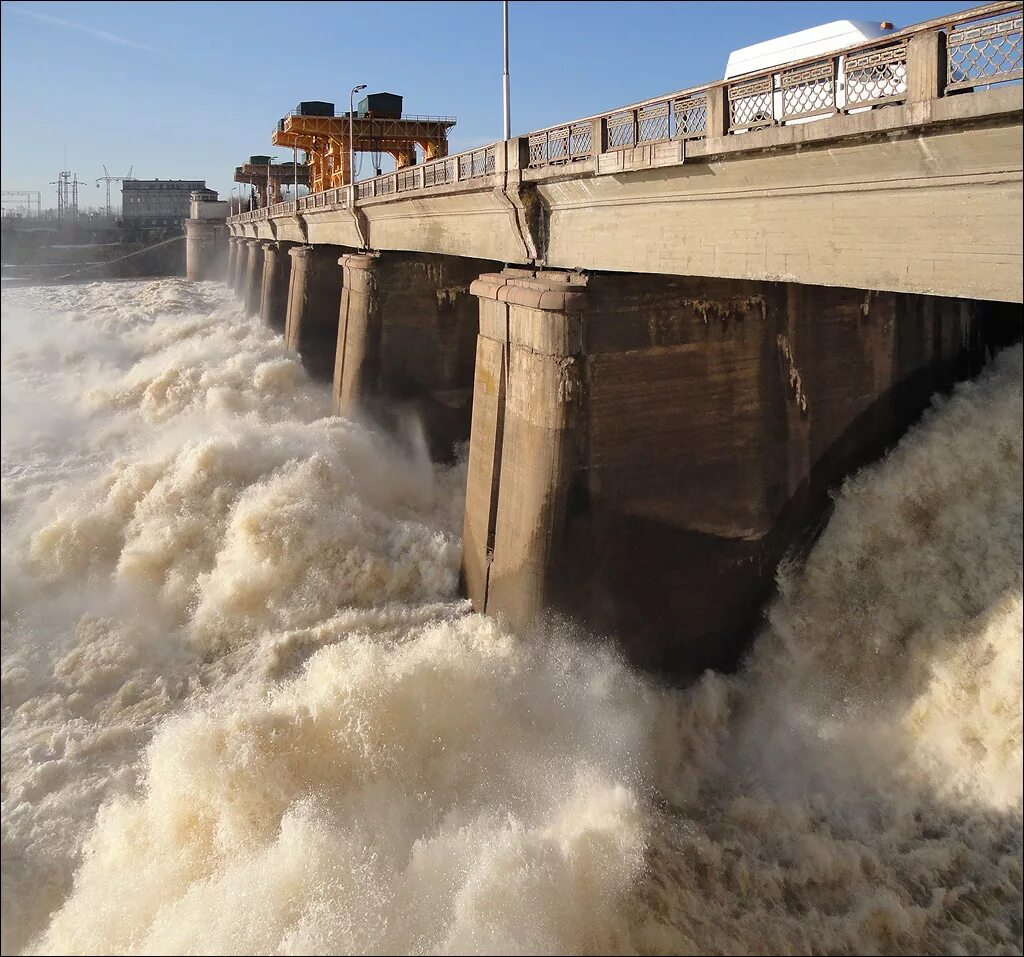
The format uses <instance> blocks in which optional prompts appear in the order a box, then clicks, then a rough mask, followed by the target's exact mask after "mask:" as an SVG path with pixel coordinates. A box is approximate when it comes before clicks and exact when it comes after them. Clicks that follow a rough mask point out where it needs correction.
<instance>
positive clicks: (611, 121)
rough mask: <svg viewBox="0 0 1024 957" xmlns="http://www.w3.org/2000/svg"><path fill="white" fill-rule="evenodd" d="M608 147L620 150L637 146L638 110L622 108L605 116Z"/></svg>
mask: <svg viewBox="0 0 1024 957" xmlns="http://www.w3.org/2000/svg"><path fill="white" fill-rule="evenodd" d="M604 123H605V131H606V134H607V137H608V149H610V150H620V149H625V148H627V147H630V146H636V112H635V111H634V110H622V111H621V112H619V113H612V114H611V116H608V117H606V118H605V121H604Z"/></svg>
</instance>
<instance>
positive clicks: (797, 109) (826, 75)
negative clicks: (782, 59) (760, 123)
mask: <svg viewBox="0 0 1024 957" xmlns="http://www.w3.org/2000/svg"><path fill="white" fill-rule="evenodd" d="M780 82H781V86H782V119H783V120H791V119H797V118H798V117H810V116H822V115H827V114H829V113H835V111H836V63H835V60H833V59H828V60H825V61H823V62H822V63H815V64H812V65H811V66H807V67H799V68H798V69H795V70H783V71H782V74H781V81H780Z"/></svg>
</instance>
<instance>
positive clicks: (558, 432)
mask: <svg viewBox="0 0 1024 957" xmlns="http://www.w3.org/2000/svg"><path fill="white" fill-rule="evenodd" d="M472 288H473V292H474V293H475V294H476V295H477V296H478V297H479V298H480V333H479V337H478V340H477V363H476V375H475V381H474V399H473V419H472V437H471V443H470V454H469V474H468V478H467V489H466V510H465V524H464V532H463V562H462V568H463V577H464V582H465V586H466V588H467V591H468V594H469V597H470V598H471V599H472V601H473V604H474V606H475V607H476V608H477V609H478V610H481V611H486V612H488V613H499V614H502V615H504V616H505V617H506V618H508V620H509V621H510V622H511V623H512V624H513V625H514V626H518V627H523V626H526V625H528V624H529V622H530V621H532V620H533V619H534V618H535V617H536V615H537V614H538V613H539V612H540V611H541V610H542V609H544V608H553V609H555V610H560V611H564V612H567V613H569V614H571V615H572V616H574V617H575V618H577V619H579V620H581V621H582V622H584V623H586V624H587V625H589V626H590V627H593V628H595V629H597V630H600V631H602V632H611V633H613V634H615V635H616V636H618V638H619V639H620V640H621V642H622V644H623V646H624V647H625V649H626V651H627V653H628V654H629V656H630V657H631V659H632V660H633V661H634V662H636V663H637V664H639V665H641V666H643V667H647V668H651V669H656V670H659V671H666V672H671V673H677V674H680V675H688V676H692V675H693V674H696V673H699V672H700V671H701V670H702V669H703V668H705V667H716V668H728V667H730V666H732V665H734V664H735V663H736V661H737V660H738V657H739V655H740V653H741V651H742V649H743V646H744V642H745V641H746V640H747V639H748V638H749V636H750V635H751V634H752V632H753V631H754V629H755V628H756V624H757V621H758V618H759V615H760V614H761V608H762V607H763V605H764V602H765V601H766V600H767V599H768V598H769V596H770V594H771V590H772V588H773V583H774V575H775V569H776V567H777V565H778V562H779V560H780V559H781V557H782V556H783V555H784V554H785V552H786V550H787V549H790V548H792V547H794V546H799V545H801V544H802V543H804V542H805V541H806V540H807V535H808V534H809V530H810V529H813V528H814V527H816V526H817V525H818V524H819V523H820V521H821V517H822V514H823V512H824V511H825V510H826V509H827V507H828V490H829V489H830V488H831V487H834V485H835V484H836V483H837V482H838V481H840V480H841V479H842V477H843V476H844V475H846V474H847V473H848V472H849V471H850V470H851V469H854V468H857V467H859V466H861V465H863V464H865V463H866V462H867V461H870V460H872V459H873V458H875V457H876V456H877V455H879V454H880V453H881V452H882V451H883V450H884V449H885V448H886V447H887V445H888V444H889V443H891V442H892V441H893V440H894V439H895V438H897V437H898V436H899V434H900V433H901V432H902V430H903V429H905V428H906V427H907V425H908V424H910V422H911V421H913V419H914V418H916V416H917V415H919V414H920V412H921V410H922V409H924V408H925V407H926V406H927V404H928V402H929V400H930V397H931V396H932V394H933V393H934V392H935V391H936V390H937V389H942V388H945V387H948V386H949V385H950V384H951V383H952V381H953V380H954V379H955V378H956V376H957V375H959V374H962V373H964V372H965V371H966V369H967V367H966V362H967V361H968V357H969V352H970V350H969V349H968V347H967V344H969V343H971V342H972V337H973V336H974V335H975V334H976V331H977V329H978V325H979V324H978V316H979V315H980V314H981V313H982V312H983V311H984V309H986V308H989V307H988V306H985V305H983V304H969V303H965V302H961V301H958V300H951V299H939V298H935V297H929V296H917V295H905V294H893V293H866V292H864V291H861V290H853V289H837V288H821V287H810V286H799V285H796V284H789V283H758V282H752V281H739V280H732V281H731V280H714V279H688V278H683V277H669V276H642V275H636V274H633V275H629V274H624V275H609V274H597V275H591V276H588V277H587V278H586V279H583V278H581V277H578V276H574V275H572V274H563V275H561V276H559V275H557V274H556V275H552V274H550V273H537V274H536V275H530V274H529V272H526V271H507V272H505V273H502V274H498V275H489V276H483V277H481V279H480V280H479V281H478V282H476V283H474V284H473V287H472ZM993 308H994V307H993Z"/></svg>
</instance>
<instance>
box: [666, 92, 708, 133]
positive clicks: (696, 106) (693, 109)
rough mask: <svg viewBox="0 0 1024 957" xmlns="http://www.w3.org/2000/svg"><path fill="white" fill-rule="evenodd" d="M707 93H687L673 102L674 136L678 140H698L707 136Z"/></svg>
mask: <svg viewBox="0 0 1024 957" xmlns="http://www.w3.org/2000/svg"><path fill="white" fill-rule="evenodd" d="M707 129H708V94H707V91H704V90H702V91H700V92H697V93H687V94H686V95H684V96H679V97H676V98H675V99H674V100H673V101H672V136H673V137H674V138H675V139H678V140H689V139H696V138H697V137H702V136H706V135H707Z"/></svg>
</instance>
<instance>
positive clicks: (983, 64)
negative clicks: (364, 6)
mask: <svg viewBox="0 0 1024 957" xmlns="http://www.w3.org/2000/svg"><path fill="white" fill-rule="evenodd" d="M924 34H936V35H938V36H939V41H938V42H939V44H940V47H939V49H940V51H942V52H941V58H942V59H941V61H940V64H937V65H938V66H939V68H940V72H942V71H943V67H942V63H944V75H943V76H942V77H941V81H940V83H939V85H940V86H941V87H942V89H941V92H942V94H943V95H945V94H950V93H960V92H963V91H966V90H973V89H975V88H977V87H981V86H984V87H988V86H991V85H993V84H1002V83H1013V82H1019V81H1021V79H1022V67H1024V42H1022V5H1021V3H1020V2H1019V0H1016V2H1002V3H989V4H986V5H985V6H982V7H976V8H974V9H973V10H967V11H964V12H962V13H960V14H957V15H955V16H952V17H944V18H939V19H936V20H929V21H927V22H925V23H919V24H915V25H914V26H911V27H907V28H906V29H904V30H900V31H897V32H895V33H891V34H888V35H887V36H884V37H879V38H877V39H874V40H870V41H867V42H865V43H861V44H857V45H855V46H851V47H848V48H846V49H844V50H841V51H838V52H836V53H832V54H828V55H825V56H818V57H811V58H807V59H804V60H797V61H793V62H790V63H786V64H783V65H780V66H775V67H772V68H771V69H769V70H764V71H760V72H757V73H749V74H745V75H744V76H740V77H735V78H733V79H730V80H726V81H718V82H715V83H710V84H705V85H703V86H697V87H691V88H689V89H685V90H680V91H678V92H676V93H670V94H667V95H665V96H660V97H654V98H652V99H649V100H644V101H642V102H640V103H634V104H631V105H629V106H624V107H621V108H619V109H616V110H611V111H609V112H607V113H599V114H596V115H594V116H588V117H584V118H582V119H579V120H573V121H572V122H570V123H564V124H562V125H560V126H553V127H549V128H547V129H543V130H537V131H535V132H533V133H530V134H528V136H527V137H526V139H527V159H526V161H527V165H528V166H529V168H531V169H543V168H548V167H560V166H561V167H564V166H570V165H571V164H573V163H579V162H584V161H592V160H594V159H595V158H596V157H597V156H599V155H601V154H604V153H611V152H615V151H618V150H627V149H632V148H635V147H638V146H647V145H650V144H657V143H669V142H672V141H678V140H691V139H702V138H706V137H708V136H720V135H741V134H744V133H747V132H751V131H754V130H759V129H764V128H767V127H771V126H784V125H788V124H793V123H806V122H808V121H810V120H815V119H821V118H823V117H828V116H834V115H839V114H845V113H853V112H860V111H863V110H868V109H873V108H876V107H881V106H886V105H889V104H896V103H902V102H905V101H906V100H907V97H908V95H909V82H910V79H909V78H910V73H911V59H910V58H911V45H912V43H913V42H915V40H914V38H915V37H920V36H922V35H924ZM933 64H934V61H933ZM932 69H934V66H933V67H932ZM715 102H717V103H718V104H720V105H719V106H717V107H716V106H714V103H715ZM716 109H717V111H718V113H717V114H716V113H715V110H716ZM723 110H724V114H725V115H724V116H721V115H718V114H720V113H721V112H722V111H723ZM713 117H714V123H713V124H712V119H713ZM403 118H405V117H403ZM410 118H411V117H410ZM416 118H417V119H428V118H427V117H416ZM429 119H444V118H437V117H431V118H429ZM712 127H714V128H712ZM501 146H502V144H501V143H500V142H499V143H491V144H488V145H487V146H481V147H478V148H477V149H473V150H467V151H465V152H463V153H457V154H455V155H453V156H446V157H440V158H437V159H431V160H427V161H425V162H423V163H418V164H416V165H415V166H407V167H403V168H402V169H400V170H396V171H395V172H394V173H386V174H384V175H383V176H377V177H374V178H373V179H367V180H363V181H361V182H359V183H356V186H355V195H356V201H357V202H358V201H360V200H368V199H374V198H378V197H390V196H397V195H398V194H403V193H409V192H414V191H416V190H422V189H431V188H433V187H437V186H448V185H451V184H453V183H458V182H464V181H467V180H475V179H481V178H483V177H486V176H489V175H491V174H493V173H495V172H496V171H497V156H498V150H499V148H501ZM346 192H347V191H346V190H345V189H337V190H327V191H326V192H323V193H313V194H310V195H308V196H305V197H302V198H301V199H300V200H299V201H298V203H297V204H294V203H293V204H288V203H285V204H278V206H286V207H288V209H286V210H283V211H282V212H281V213H278V212H274V210H276V209H277V208H278V207H276V206H275V207H270V210H269V211H268V210H266V209H264V210H254V211H253V213H248V214H245V213H243V214H241V215H240V216H235V217H232V218H231V219H229V220H228V222H252V221H253V219H251V218H250V219H245V218H244V217H246V216H249V217H252V216H253V215H254V214H255V213H265V212H269V214H270V215H272V216H277V215H283V214H288V213H293V212H296V211H302V210H309V209H321V208H324V207H327V206H332V207H335V206H338V205H344V204H345V202H346ZM264 218H265V217H264Z"/></svg>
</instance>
